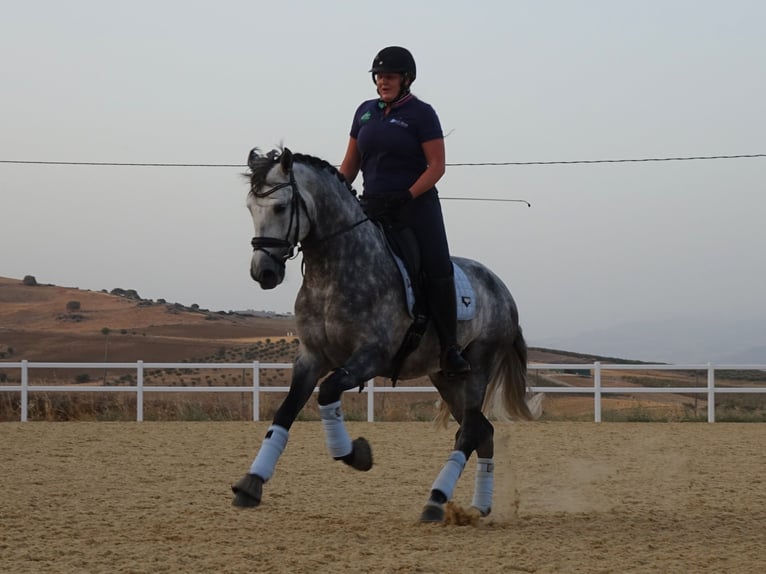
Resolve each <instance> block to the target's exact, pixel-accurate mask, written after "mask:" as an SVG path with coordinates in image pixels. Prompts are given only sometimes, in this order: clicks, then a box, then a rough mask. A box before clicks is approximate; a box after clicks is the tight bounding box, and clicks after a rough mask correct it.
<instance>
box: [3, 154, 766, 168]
mask: <svg viewBox="0 0 766 574" xmlns="http://www.w3.org/2000/svg"><path fill="white" fill-rule="evenodd" d="M763 157H766V153H751V154H738V155H700V156H687V157H644V158H623V159H576V160H559V161H484V162H464V163H448V164H446V165H447V166H449V167H486V166H522V165H574V164H601V163H640V162H656V161H702V160H714V159H750V158H763ZM0 163H4V164H17V165H80V166H107V167H226V168H240V169H241V168H247V166H246V165H243V164H236V163H151V162H116V161H43V160H40V161H34V160H14V159H0ZM336 167H337V166H336Z"/></svg>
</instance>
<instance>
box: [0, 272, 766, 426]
mask: <svg viewBox="0 0 766 574" xmlns="http://www.w3.org/2000/svg"><path fill="white" fill-rule="evenodd" d="M294 331H295V323H294V320H293V318H292V317H280V316H273V315H268V314H265V313H263V314H258V315H256V314H251V313H242V312H223V311H210V310H206V309H199V308H198V307H197V306H196V305H194V306H185V305H182V304H179V303H168V302H165V301H163V300H158V301H153V300H146V299H142V298H140V296H139V294H138V293H136V292H135V291H132V290H129V289H128V290H125V289H113V290H112V291H111V292H106V291H101V292H95V291H86V290H80V289H77V288H70V287H60V286H56V285H41V284H36V281H34V280H33V278H25V280H21V279H9V278H0V366H1V364H2V362H16V361H20V360H22V359H26V360H29V361H40V362H106V363H116V362H129V363H132V362H135V361H137V360H143V361H145V362H153V363H181V362H205V363H212V362H228V363H236V362H251V361H255V360H258V361H261V362H292V361H293V359H294V357H295V353H296V350H297V345H298V342H297V340H296V339H295V337H294V336H293V333H294ZM529 360H530V362H532V363H592V362H593V361H595V360H601V361H602V362H620V359H613V358H603V357H595V356H590V355H581V354H576V353H569V352H566V351H556V350H549V349H535V348H533V349H530V354H529ZM33 375H34V376H35V377H36V378H35V380H33V381H31V382H32V384H57V383H65V384H72V383H79V384H107V385H120V384H123V385H130V384H134V383H135V380H134V376H135V370H133V371H125V370H122V371H120V370H119V369H112V370H109V371H98V370H95V369H91V370H80V371H74V370H69V371H66V372H64V371H61V370H49V369H46V370H35V371H33ZM250 376H251V375H250V374H249V373H247V372H244V371H240V372H232V371H226V370H208V371H204V372H201V371H200V370H199V369H184V370H172V371H171V370H155V371H147V373H146V375H145V383H146V384H148V385H152V384H155V385H162V386H174V385H179V386H218V385H241V384H243V381H245V383H244V384H247V382H246V381H247V380H249V377H250ZM289 376H290V374H289V370H270V371H264V374H263V375H262V384H264V385H286V384H287V383H288V382H289ZM17 378H18V369H16V370H14V369H0V383H3V382H5V383H12V382H14V381H15V380H16V379H17ZM756 379H757V377H756ZM704 381H705V379H704V373H699V372H681V371H675V372H667V371H666V372H647V371H632V372H631V371H613V372H612V373H611V374H610V373H605V374H604V380H603V384H604V385H605V386H624V387H625V388H626V393H625V395H622V394H621V395H612V396H608V397H605V399H604V402H603V405H604V413H605V414H604V418H605V420H609V418H610V417H611V418H612V419H613V420H651V419H658V418H659V419H660V420H700V419H702V418H703V417H704V414H705V409H706V402H705V401H704V396H702V395H691V394H688V395H661V394H656V395H646V394H644V395H637V394H633V395H631V394H630V392H629V390H630V387H632V386H674V387H675V386H704ZM530 383H531V384H532V385H536V386H570V387H578V386H592V384H593V382H592V376H591V375H590V373H589V371H587V370H585V371H577V370H568V371H567V370H564V369H562V370H561V371H560V372H557V371H545V372H543V373H537V372H532V373H531V374H530ZM745 383H747V384H752V381H744V382H743V381H742V380H737V379H732V380H731V381H729V384H731V385H737V384H740V385H742V384H745ZM379 384H386V381H383V380H381V381H380V383H379ZM407 384H408V385H418V384H422V385H427V384H428V381H427V380H426V379H423V380H419V381H410V382H408V383H407ZM40 395H41V394H40V393H38V394H36V395H33V396H34V398H35V401H36V402H33V403H32V404H31V406H30V409H32V411H33V412H34V411H35V409H37V411H39V416H41V417H45V418H54V419H57V418H59V419H61V418H63V419H66V418H73V417H75V416H84V415H86V414H87V411H89V410H98V409H102V410H103V411H104V412H103V413H102V415H101V416H102V418H110V417H119V416H120V415H119V413H118V412H116V411H119V408H117V407H114V408H113V407H112V406H109V405H110V404H111V403H109V401H111V402H112V403H113V402H115V400H114V397H113V396H110V397H98V396H96V395H97V393H88V395H94V396H93V397H91V398H89V399H88V400H85V399H83V398H82V397H80V396H79V395H82V393H78V396H76V397H72V396H67V397H64V396H60V397H57V400H53V399H52V398H51V396H50V395H45V396H40ZM62 395H63V394H62ZM211 395H212V394H207V393H194V394H193V395H192V397H193V400H192V398H187V397H189V395H188V394H186V395H185V397H184V398H183V400H182V399H181V398H179V397H180V394H179V393H176V394H175V396H174V397H172V398H167V397H161V396H157V397H156V401H155V402H156V403H157V405H158V406H157V411H158V414H157V417H161V416H162V417H165V416H171V417H172V416H180V417H189V416H192V417H194V416H197V417H199V418H215V417H221V418H229V417H233V418H239V417H243V418H246V417H247V416H248V413H249V412H250V411H249V407H248V405H246V404H245V402H244V399H243V398H242V397H240V398H239V399H237V400H238V401H239V402H238V403H237V404H236V405H232V404H231V401H228V402H227V400H226V399H225V398H224V396H223V395H221V394H217V395H216V396H215V398H214V399H208V400H207V402H205V398H204V397H210V396H211ZM348 395H353V393H348ZM763 396H764V395H755V396H750V397H744V398H741V399H738V398H737V397H736V396H733V395H727V396H726V398H727V400H728V403H727V402H726V400H724V398H722V399H721V400H720V401H719V402H718V407H719V408H721V409H722V411H723V410H726V409H728V411H730V412H735V413H739V414H738V418H740V419H741V417H742V416H743V415H744V416H752V417H753V418H754V420H761V419H762V418H763V414H762V413H763V406H762V404H761V403H762V402H763V401H761V400H760V397H763ZM728 397H731V399H728ZM54 398H56V397H54ZM229 398H231V397H229ZM265 398H266V399H267V400H265V401H264V403H263V404H262V408H263V410H264V413H263V416H264V417H267V416H270V414H271V411H272V410H273V408H274V405H276V403H277V402H278V398H279V397H278V395H276V394H274V395H271V396H268V397H265ZM433 398H434V395H433V394H426V393H424V394H423V395H421V394H420V393H417V394H409V395H384V396H381V397H380V399H376V409H377V408H378V407H379V406H380V408H381V409H384V410H385V411H386V413H388V415H390V416H396V417H398V416H403V417H404V418H413V417H414V418H429V417H430V416H431V414H432V411H433V402H434V400H433ZM360 399H362V397H358V396H357V397H355V398H349V402H351V403H352V406H353V405H354V401H356V402H358V403H359V405H358V406H359V409H360V413H361V411H362V410H363V403H362V402H361V400H360ZM121 400H122V401H123V403H125V404H123V405H122V407H120V408H124V409H126V410H130V408H131V401H130V397H124V398H123V399H121ZM14 401H16V402H17V399H16V398H13V397H12V394H11V393H0V420H1V419H3V418H6V416H3V415H2V412H1V411H3V410H5V411H9V412H8V413H6V414H7V418H6V420H7V419H10V420H13V419H16V420H17V418H16V414H15V412H14V411H16V410H18V406H14V405H15V402H14ZM99 401H102V402H103V404H102V403H101V402H99ZM163 401H164V402H163ZM193 401H197V402H196V403H194V402H193ZM107 403H109V404H107ZM179 403H183V405H182V407H178V404H179ZM211 403H214V404H211ZM401 403H407V404H406V405H404V406H403V405H402V404H401ZM170 404H172V405H175V406H174V407H173V408H170V407H169V406H168V405H170ZM190 404H192V405H193V406H192V407H189V405H190ZM149 408H150V409H151V407H149ZM544 408H545V416H546V417H548V418H568V419H573V418H574V419H582V420H592V417H593V398H592V396H590V395H577V394H574V393H573V394H569V395H559V394H556V395H553V394H549V395H548V397H547V398H546V401H545V405H544ZM173 409H175V411H176V412H175V414H173V413H171V412H170V411H172V410H173ZM189 409H191V411H193V412H190V411H189ZM728 411H727V412H728ZM78 412H79V415H78ZM194 413H196V415H195V414H194ZM90 414H91V415H92V413H90ZM352 416H353V415H352ZM358 416H359V417H360V418H361V416H362V415H361V414H359V415H358ZM759 417H760V418H759ZM128 418H129V415H128ZM376 418H377V414H376ZM719 418H721V416H720V415H719Z"/></svg>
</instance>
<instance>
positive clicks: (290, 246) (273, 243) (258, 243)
mask: <svg viewBox="0 0 766 574" xmlns="http://www.w3.org/2000/svg"><path fill="white" fill-rule="evenodd" d="M289 175H290V181H287V182H284V183H279V184H277V185H275V186H274V187H272V188H269V189H267V190H266V191H260V192H253V195H255V197H269V196H270V195H272V194H273V193H274V192H276V191H279V190H280V189H283V188H285V187H290V188H291V189H292V195H291V199H290V224H289V225H288V226H287V233H286V234H285V238H284V239H280V238H278V237H263V236H262V237H253V239H252V240H251V241H250V245H252V247H253V251H263V252H264V253H265V254H266V255H268V256H269V257H270V258H271V259H272V260H273V261H274V262H275V263H277V264H278V265H280V266H281V267H284V266H285V264H286V262H287V261H288V260H289V259H294V258H295V257H297V256H298V253H300V252H301V251H303V246H302V245H300V237H301V234H300V227H301V223H300V208H301V207H303V210H304V211H305V212H306V218H307V219H308V218H309V215H308V209H307V208H306V202H305V201H304V199H303V196H301V194H300V192H299V191H298V183H297V182H296V181H295V175H293V169H292V167H291V168H290V171H289ZM369 220H370V219H369V218H368V217H365V218H364V219H361V220H360V221H357V222H356V223H352V224H351V225H347V226H345V227H342V228H341V229H339V230H337V231H334V232H333V233H330V234H329V235H327V236H325V237H318V238H316V239H315V243H316V244H319V243H324V242H326V241H330V240H331V239H335V238H336V237H338V236H340V235H343V234H344V233H347V232H349V231H351V230H352V229H354V228H356V227H358V226H359V225H361V224H362V223H364V222H366V221H369ZM309 222H310V223H313V222H311V220H310V219H309ZM293 223H294V224H295V232H294V233H293V239H292V240H290V232H291V230H292V229H293ZM269 247H275V248H283V247H284V248H287V253H286V254H285V255H283V256H282V257H277V256H275V255H274V254H273V253H271V251H268V249H267V248H269ZM296 248H297V252H296Z"/></svg>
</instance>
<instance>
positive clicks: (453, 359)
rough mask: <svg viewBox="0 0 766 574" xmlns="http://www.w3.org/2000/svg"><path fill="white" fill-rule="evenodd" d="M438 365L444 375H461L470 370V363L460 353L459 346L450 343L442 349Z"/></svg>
mask: <svg viewBox="0 0 766 574" xmlns="http://www.w3.org/2000/svg"><path fill="white" fill-rule="evenodd" d="M439 366H440V367H441V370H442V372H443V373H444V374H445V375H462V374H465V373H470V372H471V364H470V363H469V362H468V361H466V360H465V358H463V355H461V354H460V348H459V347H458V346H457V345H451V346H449V347H447V348H446V349H445V350H444V352H443V353H442V356H441V361H440V363H439Z"/></svg>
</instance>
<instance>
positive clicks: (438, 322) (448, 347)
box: [426, 276, 471, 375]
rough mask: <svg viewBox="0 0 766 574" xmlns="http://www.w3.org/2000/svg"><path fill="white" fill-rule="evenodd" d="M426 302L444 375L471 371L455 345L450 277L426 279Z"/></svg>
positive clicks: (454, 303)
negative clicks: (436, 335)
mask: <svg viewBox="0 0 766 574" xmlns="http://www.w3.org/2000/svg"><path fill="white" fill-rule="evenodd" d="M426 300H427V301H428V309H429V311H430V312H431V320H432V321H433V322H434V327H436V332H437V333H438V335H439V344H440V345H441V360H440V363H439V364H440V367H441V370H442V372H444V374H446V375H459V374H461V373H467V372H469V371H470V370H471V365H470V363H469V362H468V361H466V360H465V359H464V358H463V356H462V355H461V354H460V347H459V346H458V344H457V302H456V300H455V282H454V279H453V277H452V276H449V277H437V278H434V279H428V278H427V279H426Z"/></svg>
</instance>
